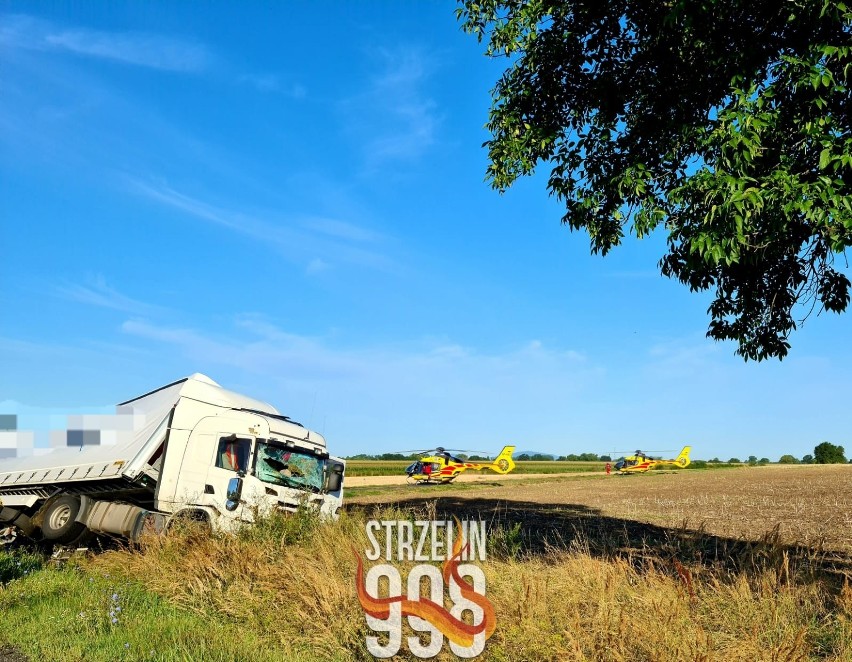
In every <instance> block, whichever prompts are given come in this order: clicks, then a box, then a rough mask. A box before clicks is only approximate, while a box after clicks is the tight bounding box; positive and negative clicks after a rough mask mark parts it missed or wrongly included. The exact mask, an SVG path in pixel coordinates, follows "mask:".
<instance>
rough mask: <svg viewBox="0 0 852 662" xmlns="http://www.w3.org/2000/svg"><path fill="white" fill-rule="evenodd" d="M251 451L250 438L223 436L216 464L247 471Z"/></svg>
mask: <svg viewBox="0 0 852 662" xmlns="http://www.w3.org/2000/svg"><path fill="white" fill-rule="evenodd" d="M250 453H251V440H250V439H237V438H235V437H222V438H221V439H219V448H218V449H217V451H216V466H217V467H219V468H220V469H227V470H229V471H247V470H248V463H249V454H250Z"/></svg>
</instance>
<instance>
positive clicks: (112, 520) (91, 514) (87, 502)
mask: <svg viewBox="0 0 852 662" xmlns="http://www.w3.org/2000/svg"><path fill="white" fill-rule="evenodd" d="M81 499H82V503H81V505H80V512H79V513H78V514H77V521H78V522H81V523H83V524H84V525H85V526H86V528H87V529H89V530H90V531H92V532H94V533H108V534H112V535H117V536H124V537H126V538H128V539H130V540H139V538H140V537H142V536H143V535H145V534H156V533H161V532H162V531H163V530H164V529H165V528H166V522H167V519H166V516H165V515H164V514H163V513H155V512H151V511H150V510H145V509H144V508H140V507H139V506H134V505H131V504H127V503H112V502H111V501H96V500H94V499H89V498H88V497H85V496H84V497H81Z"/></svg>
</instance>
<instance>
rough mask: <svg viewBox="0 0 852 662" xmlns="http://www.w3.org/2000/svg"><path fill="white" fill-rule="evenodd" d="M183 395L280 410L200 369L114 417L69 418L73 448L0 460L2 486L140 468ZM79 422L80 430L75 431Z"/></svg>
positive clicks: (127, 405) (124, 405)
mask: <svg viewBox="0 0 852 662" xmlns="http://www.w3.org/2000/svg"><path fill="white" fill-rule="evenodd" d="M181 398H188V399H191V400H198V401H201V402H207V403H210V404H214V405H218V406H221V407H227V408H234V409H253V410H256V411H262V412H267V413H270V414H278V413H279V412H278V410H277V409H275V408H274V407H273V406H272V405H270V404H268V403H265V402H261V401H260V400H255V399H253V398H249V397H246V396H244V395H240V394H239V393H234V392H232V391H227V390H225V389H223V388H222V387H221V386H219V384H217V383H216V382H214V381H213V380H212V379H210V378H209V377H206V376H205V375H202V374H200V373H196V374H194V375H192V376H190V377H187V378H186V379H182V380H180V381H177V382H174V383H173V384H169V385H167V386H164V387H162V388H160V389H157V390H156V391H152V392H150V393H147V394H146V395H143V396H140V397H138V398H135V399H133V400H128V401H127V402H123V403H121V404H119V405H118V406H117V407H116V413H115V415H114V416H91V417H89V416H72V417H69V419H68V420H69V430H68V436H67V439H68V442H69V446H66V447H65V448H58V449H56V450H54V451H51V452H49V453H46V454H44V455H34V456H29V457H17V458H4V459H0V488H2V487H9V486H23V485H32V484H37V483H46V482H53V481H56V480H63V481H66V480H92V479H98V478H109V477H115V476H118V475H120V474H122V473H123V472H124V471H125V469H126V468H127V467H129V466H137V465H138V464H139V462H138V460H139V459H142V460H146V459H147V457H146V458H138V457H137V456H138V455H139V454H140V453H142V452H143V451H144V452H145V453H146V454H150V453H153V452H154V451H155V450H156V448H157V446H158V445H159V443H160V441H161V440H162V438H164V437H165V434H166V428H167V424H168V419H169V415H170V414H171V411H172V408H173V407H174V406H175V405H176V404H177V403H178V401H179V400H180V399H181ZM78 425H79V426H80V428H79V429H76V426H78ZM71 426H75V428H74V429H72V427H71ZM72 433H73V434H72ZM78 442H79V443H78ZM72 444H73V445H72ZM134 460H137V461H136V462H134Z"/></svg>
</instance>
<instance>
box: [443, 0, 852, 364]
mask: <svg viewBox="0 0 852 662" xmlns="http://www.w3.org/2000/svg"><path fill="white" fill-rule="evenodd" d="M460 4H461V6H460V7H459V8H458V9H457V10H456V13H457V17H458V18H459V20H461V22H462V26H463V29H464V30H465V31H467V32H468V33H471V34H473V35H475V36H476V37H477V38H478V39H479V40H480V41H481V42H482V41H484V42H485V43H486V44H487V46H486V51H485V52H486V54H487V55H488V56H491V57H500V56H505V57H507V58H509V61H510V66H509V67H508V69H507V70H506V71H505V72H504V73H503V75H502V77H501V78H500V80H499V81H498V82H497V83H496V85H495V87H494V89H493V90H492V99H493V101H492V106H491V111H490V114H489V120H488V124H487V128H488V130H489V131H490V133H491V138H490V139H489V140H488V141H487V142H486V143H485V145H486V146H487V148H488V155H489V160H490V165H489V166H488V170H487V173H486V178H487V179H488V180H489V181H490V183H491V185H492V186H493V187H494V188H496V189H497V190H499V191H505V190H506V189H507V188H509V187H510V186H511V185H512V184H513V183H514V182H515V181H516V180H517V179H518V178H519V177H521V176H525V175H530V174H532V173H533V172H534V170H535V168H536V166H537V165H538V164H539V163H542V162H548V163H549V164H550V167H551V171H550V177H549V179H548V184H547V188H548V190H549V192H550V194H551V195H553V196H554V197H555V198H557V199H558V200H559V201H560V202H562V203H563V204H564V205H565V214H564V215H563V217H562V222H563V223H565V224H566V225H568V226H569V227H570V228H571V229H572V230H578V229H585V230H586V231H587V232H588V234H589V236H590V239H591V248H592V251H593V252H595V253H601V254H604V255H605V254H606V253H607V252H608V251H609V250H611V249H612V248H613V247H614V246H616V245H618V244H619V243H620V242H621V241H622V239H623V237H624V234H625V232H626V231H632V232H633V233H635V234H636V236H637V237H639V238H641V237H644V236H646V235H648V234H649V233H651V232H652V231H653V230H654V229H656V228H659V227H661V226H662V227H664V228H665V230H666V231H667V233H668V251H667V253H666V254H665V255H664V256H663V258H662V259H661V261H660V268H661V271H662V273H663V274H664V275H666V276H668V277H671V278H676V279H677V280H679V281H680V282H682V283H684V284H685V285H688V286H689V288H690V289H691V290H692V291H696V290H711V289H714V290H715V298H714V300H713V302H712V303H711V305H710V307H709V309H708V313H709V315H710V323H709V327H708V332H707V335H708V336H709V337H711V338H714V339H716V340H735V341H737V342H738V349H737V353H738V354H740V355H741V356H742V357H743V358H745V359H756V360H762V359H765V358H767V357H777V358H779V359H780V358H783V357H784V356H786V354H787V352H788V350H789V348H790V344H789V342H788V337H789V335H790V333H791V332H792V331H793V330H794V329H795V328H796V326H797V324H798V323H800V321H801V320H800V321H797V319H798V317H799V313H801V316H802V318H804V317H807V315H808V314H809V308H811V309H812V308H813V307H814V306H816V305H818V306H819V307H820V308H821V309H824V310H828V311H833V312H842V311H843V310H845V309H846V307H847V305H848V303H849V288H850V282H849V279H848V278H847V277H846V276H845V275H844V274H843V273H841V272H840V271H837V270H836V269H834V268H833V263H834V257H835V256H836V255H837V254H842V253H843V252H844V251H845V250H846V248H848V247H849V246H850V245H852V95H851V94H850V85H849V83H850V76H852V66H850V65H852V46H850V41H851V40H852V3H850V4H849V5H846V4H843V3H840V2H836V1H834V0H790V1H789V2H784V3H779V2H778V1H777V0H707V1H706V2H650V3H649V2H644V1H641V0H599V1H598V2H583V1H581V0H548V1H546V2H539V1H537V0H460Z"/></svg>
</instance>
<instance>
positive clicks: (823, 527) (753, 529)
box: [346, 465, 852, 558]
mask: <svg viewBox="0 0 852 662" xmlns="http://www.w3.org/2000/svg"><path fill="white" fill-rule="evenodd" d="M505 478H506V477H499V478H495V477H490V479H488V482H487V483H484V484H483V485H482V487H480V486H478V485H470V484H465V485H456V486H438V487H434V486H433V487H429V486H415V487H406V486H400V487H399V488H398V489H395V488H377V490H376V491H375V492H373V491H372V490H366V489H365V490H363V493H362V494H361V495H359V494H358V490H355V495H354V496H353V497H351V498H347V501H346V503H347V507H350V508H371V507H372V504H396V505H399V506H400V507H402V508H407V509H415V510H417V509H424V508H425V509H427V510H428V509H431V510H433V511H435V512H438V513H444V514H453V513H459V514H464V515H466V516H469V517H481V518H483V519H486V520H490V521H492V522H493V523H495V524H501V523H502V524H509V525H514V524H516V523H518V526H520V528H521V531H522V532H523V534H524V535H526V536H528V537H529V538H530V541H529V542H530V544H536V543H538V544H547V543H548V541H553V540H554V538H559V539H560V540H565V539H566V538H576V537H577V535H580V534H582V536H583V537H585V538H587V539H591V541H592V543H593V544H594V543H605V544H606V545H608V546H612V545H616V544H629V545H632V546H634V547H636V546H642V545H647V544H652V543H653V544H657V543H659V544H660V545H664V544H667V543H666V541H670V542H672V544H680V543H681V542H682V541H683V540H685V539H686V538H691V539H693V541H694V539H696V538H701V540H700V542H701V546H702V550H703V551H701V552H700V553H706V548H707V547H708V546H713V545H715V546H716V548H717V551H716V552H715V554H716V555H719V554H721V553H722V552H721V551H718V550H720V549H722V548H725V549H727V548H728V547H729V546H730V545H733V544H735V543H736V542H737V541H767V540H770V539H771V541H772V542H775V543H781V544H784V545H790V546H797V547H798V548H799V551H800V552H801V553H803V554H810V555H815V554H820V553H823V552H829V553H840V555H842V556H844V557H847V558H850V557H852V465H828V466H819V465H799V466H766V467H743V468H736V469H720V470H706V471H701V470H698V471H689V470H685V471H679V472H671V473H669V472H659V471H651V472H648V473H646V474H641V475H633V476H615V475H613V476H604V475H600V474H598V475H595V476H582V477H580V476H577V475H552V474H551V475H548V476H546V477H535V478H533V477H531V476H519V477H518V478H519V479H524V478H526V479H528V480H512V481H508V480H505ZM371 492H372V493H371ZM620 532H623V535H622V534H621V533H620ZM619 535H621V536H622V540H621V543H619V542H617V539H618V537H619ZM533 538H535V540H533ZM720 546H721V547H720ZM696 553H698V552H696Z"/></svg>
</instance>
